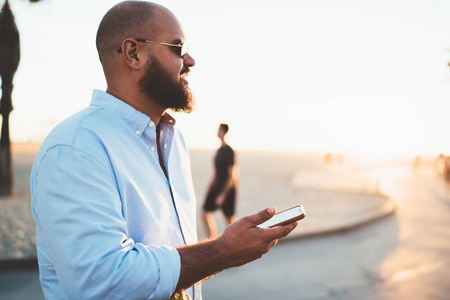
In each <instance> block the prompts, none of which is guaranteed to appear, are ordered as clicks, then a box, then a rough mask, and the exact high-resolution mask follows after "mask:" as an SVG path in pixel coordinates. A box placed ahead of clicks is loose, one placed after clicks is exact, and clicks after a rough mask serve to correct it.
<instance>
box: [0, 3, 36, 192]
mask: <svg viewBox="0 0 450 300" xmlns="http://www.w3.org/2000/svg"><path fill="white" fill-rule="evenodd" d="M29 1H30V2H39V0H29ZM19 61H20V41H19V31H18V30H17V26H16V23H15V21H14V15H13V14H12V11H11V8H10V7H9V3H8V0H6V1H5V3H4V5H3V7H2V10H1V11H0V76H1V79H2V98H1V102H0V114H1V115H2V130H1V137H0V195H2V196H6V195H12V194H13V193H14V181H13V172H12V164H11V141H10V138H9V114H10V113H11V111H12V110H13V105H12V99H11V95H12V90H13V77H14V74H15V73H16V70H17V67H18V66H19Z"/></svg>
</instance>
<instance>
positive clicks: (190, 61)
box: [183, 53, 195, 68]
mask: <svg viewBox="0 0 450 300" xmlns="http://www.w3.org/2000/svg"><path fill="white" fill-rule="evenodd" d="M183 64H184V65H185V66H186V67H189V68H190V67H193V66H194V65H195V60H194V59H193V58H192V56H190V55H189V53H186V55H185V56H184V58H183Z"/></svg>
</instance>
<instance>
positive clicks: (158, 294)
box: [147, 246, 181, 299]
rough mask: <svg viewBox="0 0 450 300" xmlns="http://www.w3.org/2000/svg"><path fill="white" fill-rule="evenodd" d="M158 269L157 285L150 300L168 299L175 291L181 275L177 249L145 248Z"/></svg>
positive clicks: (164, 247) (162, 247) (165, 247)
mask: <svg viewBox="0 0 450 300" xmlns="http://www.w3.org/2000/svg"><path fill="white" fill-rule="evenodd" d="M147 248H148V250H149V251H150V253H152V254H153V256H154V257H155V260H156V261H157V262H158V267H159V284H157V285H156V290H155V293H154V294H153V295H152V296H151V299H153V298H156V299H164V298H169V297H170V296H171V295H172V294H173V292H174V291H175V289H176V287H177V284H178V280H179V279H180V273H181V258H180V254H179V253H178V251H177V249H175V248H173V247H167V246H147Z"/></svg>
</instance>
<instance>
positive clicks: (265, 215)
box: [247, 206, 276, 226]
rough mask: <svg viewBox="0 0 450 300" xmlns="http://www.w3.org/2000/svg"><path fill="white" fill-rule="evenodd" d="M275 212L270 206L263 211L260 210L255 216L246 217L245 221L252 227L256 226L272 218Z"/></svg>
mask: <svg viewBox="0 0 450 300" xmlns="http://www.w3.org/2000/svg"><path fill="white" fill-rule="evenodd" d="M275 211H276V209H275V207H273V206H271V207H268V208H266V209H264V210H261V211H260V212H257V213H256V214H253V215H250V216H248V217H247V220H248V221H249V222H250V223H252V225H255V226H256V225H259V224H261V223H264V222H265V221H267V220H269V219H270V218H272V217H273V215H274V214H275Z"/></svg>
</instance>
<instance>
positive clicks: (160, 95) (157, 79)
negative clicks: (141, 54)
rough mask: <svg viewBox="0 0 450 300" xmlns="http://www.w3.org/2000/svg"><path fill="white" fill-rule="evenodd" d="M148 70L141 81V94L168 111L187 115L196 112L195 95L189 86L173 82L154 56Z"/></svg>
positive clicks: (148, 64)
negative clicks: (168, 109)
mask: <svg viewBox="0 0 450 300" xmlns="http://www.w3.org/2000/svg"><path fill="white" fill-rule="evenodd" d="M146 68H147V70H146V71H145V74H144V77H142V79H141V80H140V81H139V87H140V91H141V92H143V93H145V94H146V95H147V96H148V97H149V98H150V99H153V100H154V101H156V102H157V103H158V104H159V105H161V106H162V107H164V108H166V109H167V108H170V109H172V110H173V111H176V112H185V113H190V112H192V111H193V110H194V107H195V99H194V95H193V94H192V92H191V90H190V89H189V86H188V85H187V84H186V85H184V84H183V83H182V82H181V81H179V82H175V81H173V80H172V79H171V78H170V74H169V72H168V71H167V70H166V69H164V67H163V66H162V64H161V63H160V62H159V60H158V59H156V58H155V57H153V56H152V57H151V59H150V60H149V62H148V63H147V66H146Z"/></svg>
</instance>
